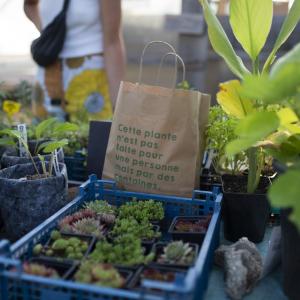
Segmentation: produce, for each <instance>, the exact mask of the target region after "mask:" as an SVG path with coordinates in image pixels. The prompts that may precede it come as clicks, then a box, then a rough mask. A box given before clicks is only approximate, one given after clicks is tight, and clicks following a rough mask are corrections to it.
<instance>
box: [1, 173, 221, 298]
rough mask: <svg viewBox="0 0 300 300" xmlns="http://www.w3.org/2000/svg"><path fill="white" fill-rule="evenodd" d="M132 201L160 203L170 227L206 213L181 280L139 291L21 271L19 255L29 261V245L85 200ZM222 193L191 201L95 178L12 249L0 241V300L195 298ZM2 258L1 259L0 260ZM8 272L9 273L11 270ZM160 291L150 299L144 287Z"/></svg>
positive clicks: (213, 242)
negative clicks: (193, 255)
mask: <svg viewBox="0 0 300 300" xmlns="http://www.w3.org/2000/svg"><path fill="white" fill-rule="evenodd" d="M133 197H136V198H137V199H154V200H157V201H160V202H161V203H163V206H164V209H165V219H166V220H167V222H168V223H171V221H172V219H173V217H175V216H180V215H187V216H198V215H207V214H212V218H211V222H210V225H209V228H208V230H207V233H206V236H205V238H204V241H203V244H202V246H201V249H200V252H199V255H198V258H197V261H196V264H195V266H194V267H192V268H190V269H189V270H188V272H187V273H186V275H185V276H182V275H181V276H180V275H179V274H178V276H177V278H176V280H175V283H163V282H158V281H151V280H144V281H143V283H142V286H143V289H142V291H130V290H122V289H113V288H104V287H98V286H94V285H87V284H80V283H76V282H72V281H63V280H54V279H48V278H43V277H38V276H32V275H26V274H23V273H22V264H21V260H20V258H21V257H23V258H24V257H30V256H31V254H32V248H33V246H34V245H35V244H36V243H38V242H41V241H43V240H46V239H47V238H48V237H49V234H50V232H51V230H53V229H54V228H55V227H56V225H57V224H58V222H59V221H60V220H61V219H62V218H63V217H64V216H66V215H68V214H71V213H73V212H75V211H77V210H78V209H79V208H80V207H81V205H82V204H83V203H84V202H85V201H93V200H95V199H105V200H108V202H110V203H111V204H114V205H118V206H119V205H121V204H123V203H125V202H127V201H130V200H132V198H133ZM221 200H222V194H221V193H215V192H206V191H194V195H193V198H180V197H173V196H166V195H156V194H144V193H134V192H127V191H121V190H118V189H117V188H116V184H115V182H113V181H102V180H97V178H96V176H95V175H92V176H90V179H89V180H88V181H87V182H86V183H84V184H83V185H82V186H81V187H80V195H79V196H78V197H76V198H75V199H74V200H73V201H72V202H70V203H69V204H68V205H66V206H65V207H64V208H62V209H61V210H60V211H58V212H57V213H56V214H54V215H53V216H52V217H50V218H48V219H47V220H46V221H45V222H43V223H42V224H41V225H39V226H38V227H36V228H35V229H34V230H32V231H31V232H29V233H28V234H27V235H26V236H24V237H23V238H21V239H20V240H19V241H17V242H16V243H14V244H13V245H11V246H10V245H9V244H8V243H6V242H5V241H2V242H0V299H1V300H8V299H9V300H11V299H13V300H17V299H18V300H19V299H20V300H50V299H55V300H75V299H76V300H92V299H98V300H99V299H105V300H107V299H109V300H110V299H124V300H125V299H126V300H127V299H149V300H159V299H180V300H183V299H185V300H186V299H194V300H201V299H202V297H203V294H204V292H205V289H206V287H207V282H208V277H209V273H210V270H211V267H212V263H213V254H214V250H215V248H216V247H217V246H218V244H219V233H220V218H221V216H220V211H221ZM1 255H2V256H1ZM12 268H14V270H15V271H11V269H12ZM153 288H157V289H160V290H162V293H161V294H160V295H155V294H153V292H151V291H150V289H153Z"/></svg>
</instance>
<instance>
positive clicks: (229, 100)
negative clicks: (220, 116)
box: [217, 80, 255, 119]
mask: <svg viewBox="0 0 300 300" xmlns="http://www.w3.org/2000/svg"><path fill="white" fill-rule="evenodd" d="M240 89H241V83H240V82H239V81H238V80H230V81H227V82H224V83H221V84H220V91H219V92H218V94H217V100H218V103H219V104H220V105H221V107H222V109H223V110H224V111H225V112H226V113H227V114H228V115H231V116H234V117H236V118H238V119H242V118H244V117H246V116H247V115H249V114H251V113H252V112H254V111H255V109H254V107H253V104H252V102H251V100H250V99H247V98H245V97H242V96H241V94H240Z"/></svg>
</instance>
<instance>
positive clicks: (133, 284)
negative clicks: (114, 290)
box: [128, 265, 186, 294]
mask: <svg viewBox="0 0 300 300" xmlns="http://www.w3.org/2000/svg"><path fill="white" fill-rule="evenodd" d="M149 270H155V271H156V270H157V271H159V272H160V273H162V274H164V275H165V276H169V277H170V279H171V280H169V281H167V280H165V281H161V280H160V282H168V283H172V282H174V281H175V280H176V279H177V278H178V276H180V277H182V280H183V278H184V276H185V274H186V271H185V270H184V269H180V268H172V267H165V266H158V265H151V266H142V267H140V268H139V269H138V270H137V272H136V273H135V275H134V276H133V277H132V280H131V281H130V282H129V284H128V288H129V289H132V290H137V291H142V290H143V288H142V286H141V281H142V279H146V278H143V273H144V272H145V271H149ZM147 279H148V278H147ZM151 280H152V279H151ZM152 292H153V293H157V294H161V293H162V291H161V290H157V289H155V290H152Z"/></svg>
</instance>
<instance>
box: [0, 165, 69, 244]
mask: <svg viewBox="0 0 300 300" xmlns="http://www.w3.org/2000/svg"><path fill="white" fill-rule="evenodd" d="M46 165H47V168H48V164H47V163H46ZM37 167H38V169H39V172H40V173H42V166H41V164H40V163H39V164H37ZM60 170H61V174H60V175H58V176H52V177H48V178H38V179H34V180H26V179H24V178H25V177H26V176H28V175H29V176H30V175H34V174H36V170H35V168H34V166H33V164H21V165H15V166H12V167H9V168H6V169H3V170H1V171H0V191H1V193H0V212H1V216H2V219H3V222H4V227H5V231H6V233H7V238H8V239H10V240H11V241H15V240H16V239H18V238H20V237H22V236H23V235H25V234H26V233H27V232H29V231H30V230H32V229H33V228H34V227H36V226H37V225H39V224H40V223H42V222H43V221H45V220H46V219H47V218H48V217H50V216H51V215H53V214H54V213H55V212H57V211H58V210H59V209H60V208H61V207H63V206H64V205H66V204H67V177H66V176H67V175H66V167H65V165H64V164H60Z"/></svg>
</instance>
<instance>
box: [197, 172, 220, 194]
mask: <svg viewBox="0 0 300 300" xmlns="http://www.w3.org/2000/svg"><path fill="white" fill-rule="evenodd" d="M214 187H216V188H219V189H220V190H221V189H222V179H221V176H219V175H210V174H207V175H201V176H200V190H201V191H212V190H213V188H214Z"/></svg>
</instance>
